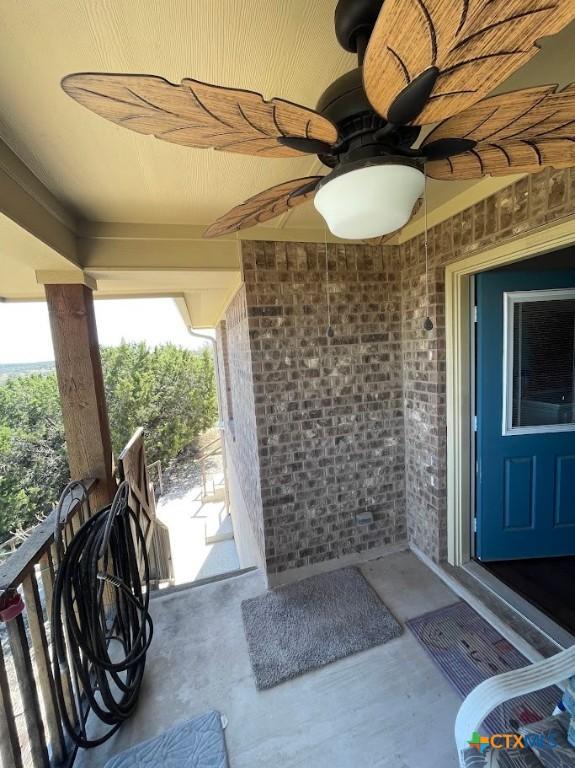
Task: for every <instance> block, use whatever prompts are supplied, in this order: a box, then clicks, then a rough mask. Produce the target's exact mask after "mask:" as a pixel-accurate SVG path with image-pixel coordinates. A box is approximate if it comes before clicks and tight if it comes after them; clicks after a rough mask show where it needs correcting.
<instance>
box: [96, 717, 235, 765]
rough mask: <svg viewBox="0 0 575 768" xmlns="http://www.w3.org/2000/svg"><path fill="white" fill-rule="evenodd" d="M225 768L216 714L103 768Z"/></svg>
mask: <svg viewBox="0 0 575 768" xmlns="http://www.w3.org/2000/svg"><path fill="white" fill-rule="evenodd" d="M160 766H161V767H162V768H228V758H227V755H226V742H225V739H224V730H223V728H222V721H221V716H220V713H219V712H207V713H206V714H205V715H201V716H200V717H195V718H194V719H193V720H188V721H186V722H184V723H180V724H179V725H176V726H175V727H174V728H170V730H169V731H166V732H165V733H162V734H160V736H156V737H155V738H153V739H149V740H148V741H144V742H142V744H136V746H135V747H130V749H127V750H126V751H125V752H121V753H120V754H119V755H116V757H113V758H112V759H111V760H109V761H108V762H107V763H106V765H105V768H160Z"/></svg>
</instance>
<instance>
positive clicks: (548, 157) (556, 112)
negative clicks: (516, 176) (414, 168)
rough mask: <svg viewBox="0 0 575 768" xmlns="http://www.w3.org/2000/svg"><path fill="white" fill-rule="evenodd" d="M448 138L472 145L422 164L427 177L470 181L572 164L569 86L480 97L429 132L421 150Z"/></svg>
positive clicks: (574, 146) (574, 101)
mask: <svg viewBox="0 0 575 768" xmlns="http://www.w3.org/2000/svg"><path fill="white" fill-rule="evenodd" d="M452 138H464V139H468V140H471V141H474V142H476V144H475V147H474V148H473V149H472V150H471V151H469V152H464V153H463V154H461V155H457V156H456V157H450V158H448V159H447V160H439V161H434V162H430V163H428V164H427V166H426V169H427V172H428V174H429V175H430V176H433V177H434V178H441V179H476V178H480V177H481V176H486V175H492V176H503V175H506V174H510V173H534V172H537V171H539V170H541V169H542V168H544V167H545V166H552V167H554V168H567V167H569V166H571V165H575V84H573V85H569V86H567V87H566V88H564V89H563V90H562V91H557V90H556V86H554V85H547V86H545V85H544V86H537V87H534V88H526V89H524V90H521V91H514V92H512V93H504V94H501V95H499V96H491V97H489V98H487V99H483V100H482V101H480V102H479V103H477V104H475V105H474V106H473V107H471V108H470V109H468V110H466V111H465V112H462V113H461V114H460V115H456V116H455V117H452V118H450V119H449V120H445V121H444V122H443V123H440V124H439V125H438V126H437V128H435V130H433V131H432V132H431V133H430V134H429V135H428V136H427V137H426V139H425V141H424V142H423V146H424V147H425V146H433V145H434V144H435V143H436V142H439V141H444V140H446V139H452Z"/></svg>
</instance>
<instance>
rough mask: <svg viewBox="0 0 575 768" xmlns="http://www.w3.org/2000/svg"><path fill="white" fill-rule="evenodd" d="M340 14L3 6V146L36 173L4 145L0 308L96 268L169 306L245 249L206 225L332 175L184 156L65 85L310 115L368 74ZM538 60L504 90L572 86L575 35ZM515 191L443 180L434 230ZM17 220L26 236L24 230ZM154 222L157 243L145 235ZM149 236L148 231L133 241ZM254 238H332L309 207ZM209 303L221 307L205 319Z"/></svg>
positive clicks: (168, 1)
mask: <svg viewBox="0 0 575 768" xmlns="http://www.w3.org/2000/svg"><path fill="white" fill-rule="evenodd" d="M335 6H336V0H290V1H289V2H284V1H283V0H138V2H135V1H134V0H50V2H45V1H44V0H4V2H3V3H2V10H1V11H0V20H1V22H2V44H1V45H0V140H3V141H4V142H5V144H6V145H8V147H10V148H11V149H12V150H13V151H14V153H15V154H16V155H17V156H18V158H20V160H21V161H23V164H24V165H25V166H27V169H29V171H26V173H28V178H26V173H24V174H23V173H22V169H23V168H24V165H22V166H21V167H20V168H18V167H17V163H15V162H14V158H13V157H12V158H10V156H9V155H10V153H9V151H8V150H7V149H6V148H5V151H3V149H2V145H1V142H0V214H5V216H4V217H3V218H4V219H5V221H4V222H2V221H1V220H0V262H1V263H0V298H2V297H5V298H14V299H17V298H23V297H29V298H32V297H37V298H40V297H41V296H42V288H41V287H40V286H38V285H37V284H36V282H35V270H46V269H54V270H56V269H70V270H73V269H77V268H79V267H83V268H85V269H86V270H87V271H89V270H90V267H92V269H93V270H95V269H96V268H97V269H98V270H99V272H98V288H99V291H100V292H102V293H104V292H105V293H107V294H111V293H114V292H117V291H120V290H122V289H125V287H126V286H125V284H124V283H125V280H124V278H122V280H118V279H116V278H115V277H114V273H116V277H118V276H119V274H118V273H119V271H120V270H124V274H128V272H129V273H130V274H131V278H130V279H131V281H132V282H133V285H132V286H131V289H130V292H131V293H136V292H140V293H142V294H147V293H149V292H150V289H151V288H155V290H156V291H160V292H162V293H164V294H165V293H167V292H169V291H171V290H172V286H173V280H172V277H173V275H172V277H169V276H168V273H169V270H170V269H172V270H173V269H174V268H176V266H177V268H180V267H186V264H188V265H189V266H188V268H189V270H190V271H191V272H192V271H194V270H198V269H201V270H203V271H204V272H205V271H206V270H209V267H210V264H211V263H212V260H213V254H214V248H216V249H221V250H217V251H216V252H217V253H220V252H221V253H222V254H225V255H226V256H227V257H228V258H231V257H232V255H233V253H235V252H236V244H235V243H233V242H232V241H230V239H229V238H228V239H227V240H226V239H224V240H223V241H220V243H219V246H218V245H217V244H216V243H213V244H210V246H209V247H208V245H207V243H206V242H205V241H202V240H201V231H202V228H203V226H205V225H207V224H208V223H210V222H211V221H213V220H214V219H215V218H217V217H218V216H220V215H221V214H222V213H224V212H225V211H226V210H228V209H229V208H230V207H232V206H234V205H236V204H237V203H239V202H241V201H242V200H244V199H245V198H247V197H249V196H250V195H253V194H255V193H256V192H258V191H260V190H262V189H265V188H267V187H270V186H273V185H274V184H277V183H280V182H281V181H284V180H287V179H290V178H294V177H296V176H305V175H309V174H314V173H317V172H318V171H320V172H321V166H320V164H319V161H318V160H317V159H316V158H315V157H311V158H302V159H299V158H298V159H292V160H270V159H264V158H260V159H258V158H254V157H246V156H241V155H233V154H227V153H224V152H214V151H205V150H199V149H191V148H185V147H180V146H177V145H172V144H168V143H165V142H161V141H158V140H156V139H154V138H152V137H148V136H143V135H140V134H136V133H132V132H130V131H127V130H124V129H122V128H120V127H118V126H116V125H113V124H112V123H109V122H107V121H105V120H103V119H101V118H98V117H97V116H96V115H94V114H92V113H91V112H89V111H87V110H85V109H83V108H82V107H80V106H79V105H78V104H76V103H75V102H74V101H72V100H71V99H70V98H69V97H67V96H66V95H65V94H64V93H63V91H62V90H61V88H60V85H59V83H60V80H61V78H62V77H63V76H64V75H66V74H68V73H71V72H78V71H107V72H135V73H151V74H158V75H161V76H163V77H166V78H167V79H168V80H171V81H173V82H178V81H179V80H180V79H181V78H183V77H194V78H198V79H200V80H205V81H208V82H213V83H216V84H221V85H229V86H237V87H240V88H248V89H252V90H257V91H259V92H261V93H263V95H264V96H265V97H266V98H271V97H273V96H278V97H283V98H285V99H288V100H291V101H296V102H299V103H301V104H304V105H308V106H312V107H313V106H314V105H315V104H316V102H317V99H318V97H319V96H320V94H321V93H322V91H323V90H324V89H325V88H326V87H327V86H328V85H329V84H330V83H331V82H333V80H335V79H336V78H337V77H338V76H339V75H341V74H343V73H344V72H346V71H347V70H349V69H351V68H353V67H354V66H355V63H356V60H355V57H354V56H352V55H351V54H347V53H346V52H344V51H343V50H342V49H341V48H340V47H339V46H338V44H337V41H336V39H335V33H334V28H333V12H334V9H335ZM542 48H543V50H542V51H541V53H540V54H539V55H538V56H537V57H535V59H533V60H532V61H531V62H530V63H529V64H528V65H527V66H526V67H524V68H523V69H522V70H521V71H520V72H518V73H517V74H516V75H514V76H513V77H512V78H511V79H510V80H509V81H508V82H507V83H505V84H504V86H503V88H502V90H512V89H514V88H520V87H525V86H527V85H535V84H543V83H549V82H558V83H560V84H561V85H565V84H566V83H568V82H569V81H570V80H571V79H575V78H573V64H574V54H573V51H574V50H575V24H573V25H571V27H569V28H567V29H566V30H564V31H563V33H561V34H560V35H558V36H556V37H554V38H550V39H548V40H544V41H543V43H542ZM324 170H325V169H324ZM30 171H31V173H29V172H30ZM34 177H36V178H34ZM16 182H17V183H18V185H19V187H18V190H17V191H18V194H17V195H15V192H14V190H16V189H17V187H16V186H15V185H16ZM508 182H509V179H499V180H491V179H488V180H483V181H481V182H479V183H478V184H471V183H461V182H459V183H451V182H450V183H448V182H432V183H431V184H430V192H429V209H430V222H431V223H433V222H434V220H437V219H438V218H445V217H446V216H448V215H451V214H452V213H454V212H455V211H457V210H461V209H462V208H464V207H466V206H468V205H470V204H472V203H473V202H474V201H475V200H476V199H479V197H484V196H487V195H488V194H490V193H491V192H492V191H494V189H496V188H500V187H502V186H505V185H506V184H507V183H508ZM31 202H33V203H34V204H35V205H36V209H35V210H32V207H33V206H31ZM9 219H11V220H12V222H16V224H17V225H18V226H20V227H21V228H22V230H23V231H22V232H21V233H20V234H18V233H17V232H16V231H15V230H14V229H13V227H12V226H11V224H10V222H9V221H8V220H9ZM90 222H102V223H103V224H102V225H97V226H98V227H99V226H102V227H104V228H105V227H117V228H118V231H117V232H115V233H114V237H113V238H112V239H114V240H115V241H114V242H113V243H112V244H111V246H110V248H108V242H107V237H108V236H107V235H106V237H105V238H104V240H105V242H104V241H103V240H102V239H99V240H98V241H94V243H93V244H92V245H90V247H88V248H87V247H86V231H91V228H92V225H91V224H90ZM150 225H154V226H157V227H158V228H159V229H160V230H161V235H156V234H152V235H149V236H148V234H147V233H148V232H149V227H150ZM182 225H185V226H187V227H189V228H192V229H194V231H195V232H197V233H198V234H195V233H193V234H192V235H190V234H189V233H186V235H185V238H184V240H185V242H183V241H182V240H181V235H180V234H179V230H178V228H179V227H181V226H182ZM122 227H123V228H124V230H125V232H126V233H127V235H126V236H124V235H122V234H121V232H122ZM138 227H139V228H140V232H141V233H140V234H136V235H135V234H134V232H135V230H136V229H137V228H138ZM420 227H421V222H420V220H419V221H418V220H415V221H414V222H413V223H412V224H411V225H410V226H409V227H408V228H407V229H406V230H404V235H405V236H413V234H416V232H417V231H418V230H419V228H420ZM170 228H173V229H174V232H175V234H173V235H172V234H170V232H169V229H170ZM118 233H120V234H118ZM242 236H243V237H254V236H255V237H267V238H276V237H277V239H292V240H300V239H310V240H313V239H316V240H317V239H318V238H319V237H321V239H323V222H322V220H321V218H320V217H319V215H318V214H317V213H316V212H315V209H314V207H313V205H307V206H301V207H300V208H298V209H296V210H294V211H292V212H291V213H289V214H288V215H284V216H282V217H280V218H278V219H275V220H272V221H270V222H267V223H266V225H265V229H264V228H256V229H254V230H251V231H246V232H245V233H242ZM38 237H39V238H40V240H42V241H43V242H37V239H38ZM98 237H100V234H99V235H98ZM158 238H160V239H161V240H162V242H165V243H167V245H166V246H165V247H164V249H163V250H162V248H159V247H155V248H154V246H153V244H152V245H151V242H152V241H154V242H155V243H156V244H157V242H158ZM35 239H36V242H34V240H35ZM120 241H125V242H120ZM174 241H178V242H179V243H180V244H179V245H177V246H176V245H174V244H173V242H174ZM140 244H141V246H142V253H143V252H144V251H145V253H146V257H145V258H143V261H142V264H141V265H140V267H139V274H138V270H135V269H134V259H136V260H137V258H138V257H139V256H138V254H140ZM175 250H177V254H178V258H177V260H176V261H177V263H174V264H172V265H171V266H170V265H168V267H166V254H171V253H173V252H175ZM94 254H95V256H97V257H98V258H97V259H96V260H95V261H94V259H95V256H94ZM187 259H189V260H188V261H186V260H187ZM96 262H97V263H96ZM75 265H76V266H75ZM126 270H128V272H126ZM152 273H153V278H150V275H151V274H152ZM164 274H165V277H163V275H164ZM218 274H219V275H220V277H221V278H222V285H221V291H220V292H219V293H218V295H217V296H216V293H215V291H216V290H217V291H219V288H217V286H215V285H212V284H211V283H210V285H211V287H210V288H209V287H208V285H207V283H206V285H204V286H203V290H204V293H202V296H203V299H202V306H203V307H204V309H202V312H201V314H202V317H203V318H204V320H203V321H202V324H203V322H206V323H208V320H207V319H208V318H209V317H212V318H213V319H214V320H215V319H216V313H217V311H218V307H221V299H222V295H223V294H222V291H223V292H227V290H228V288H229V285H228V283H226V281H225V279H224V278H223V274H222V273H221V272H218V271H217V270H216V271H214V272H213V275H214V276H216V275H218ZM205 277H206V276H205V275H204V278H205ZM204 278H202V279H204ZM238 279H239V271H238V264H237V260H236V264H235V278H234V280H236V281H237V280H238ZM208 282H209V281H208ZM210 291H211V292H213V298H214V302H213V308H212V310H209V311H208V306H209V305H210V302H209V299H208V298H206V297H208V296H209V295H210ZM124 293H125V291H124ZM190 295H192V294H190ZM198 296H199V293H196V304H197V305H199V301H200V300H199V298H198Z"/></svg>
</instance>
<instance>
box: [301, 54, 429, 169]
mask: <svg viewBox="0 0 575 768" xmlns="http://www.w3.org/2000/svg"><path fill="white" fill-rule="evenodd" d="M316 109H317V111H318V112H319V113H320V114H321V115H323V116H324V117H326V118H327V119H328V120H331V122H332V123H334V124H335V125H336V126H337V129H338V133H339V143H338V146H339V150H340V151H337V152H336V154H331V155H319V158H320V160H321V161H322V162H323V163H324V165H327V166H329V167H330V168H334V167H335V166H336V165H337V164H338V163H339V162H340V161H341V160H342V159H343V158H344V157H346V158H349V156H350V155H352V156H353V158H354V159H356V158H357V157H358V155H357V152H358V151H360V156H361V157H366V156H368V155H369V154H370V153H371V154H372V155H373V156H374V157H375V156H379V157H381V156H382V155H386V154H392V155H395V154H397V152H398V151H399V152H400V153H401V151H402V150H408V149H409V148H410V147H411V146H412V145H413V143H414V141H415V140H416V139H417V137H418V136H419V132H420V128H419V127H417V126H402V127H393V128H392V127H391V126H390V130H388V131H387V132H385V133H386V135H385V136H384V137H383V138H382V137H381V135H380V134H381V133H382V132H384V129H385V128H386V126H387V125H388V123H387V121H386V120H385V119H384V118H383V117H381V116H380V115H378V114H377V112H375V110H374V109H373V107H372V106H371V104H370V103H369V101H368V98H367V96H366V94H365V90H364V87H363V71H362V68H361V67H356V69H352V70H351V71H350V72H347V73H346V74H345V75H342V76H341V77H339V78H338V79H337V80H335V82H333V83H332V84H331V85H330V86H329V87H328V88H327V89H326V90H325V91H324V93H323V94H322V95H321V96H320V98H319V101H318V103H317V107H316Z"/></svg>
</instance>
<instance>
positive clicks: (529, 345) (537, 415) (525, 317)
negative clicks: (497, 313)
mask: <svg viewBox="0 0 575 768" xmlns="http://www.w3.org/2000/svg"><path fill="white" fill-rule="evenodd" d="M504 302H505V323H504V334H505V336H504V342H505V351H504V372H503V385H504V393H505V397H504V399H503V400H504V407H503V411H504V413H503V434H504V435H505V434H525V433H533V432H555V431H563V430H569V429H575V398H574V393H575V392H574V390H575V289H573V290H571V289H569V290H546V291H525V292H514V293H505V294H504Z"/></svg>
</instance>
